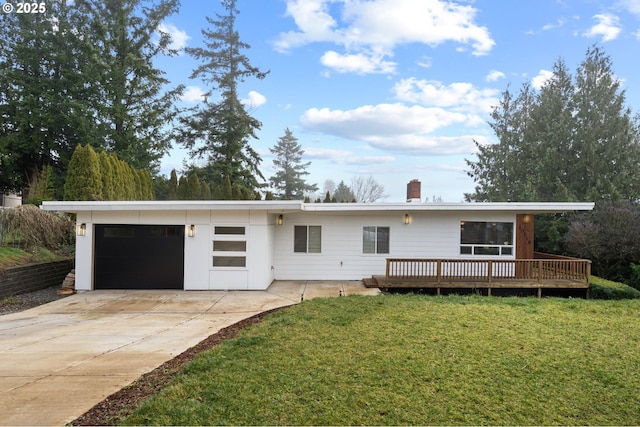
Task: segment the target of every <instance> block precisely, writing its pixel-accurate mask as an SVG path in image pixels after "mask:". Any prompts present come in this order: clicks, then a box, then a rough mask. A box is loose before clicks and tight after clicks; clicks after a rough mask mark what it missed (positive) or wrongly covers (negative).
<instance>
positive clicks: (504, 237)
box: [460, 221, 513, 255]
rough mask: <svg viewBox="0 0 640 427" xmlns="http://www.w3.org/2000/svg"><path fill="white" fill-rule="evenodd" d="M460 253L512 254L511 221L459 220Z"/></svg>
mask: <svg viewBox="0 0 640 427" xmlns="http://www.w3.org/2000/svg"><path fill="white" fill-rule="evenodd" d="M460 254H461V255H513V223H512V222H475V221H460Z"/></svg>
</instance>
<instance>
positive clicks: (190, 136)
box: [180, 0, 267, 197]
mask: <svg viewBox="0 0 640 427" xmlns="http://www.w3.org/2000/svg"><path fill="white" fill-rule="evenodd" d="M221 3H222V6H223V7H224V9H225V11H226V13H225V14H224V15H221V14H216V18H215V19H212V18H210V17H207V22H208V23H209V24H210V25H211V26H212V28H210V29H206V30H202V34H203V36H204V43H205V47H197V48H187V49H186V52H187V53H188V54H190V55H191V56H193V57H194V58H195V59H196V60H197V61H198V62H199V63H200V65H199V66H198V67H197V68H196V69H195V70H194V71H193V73H192V74H191V78H194V79H195V78H199V79H201V80H202V81H203V82H204V83H205V84H208V85H210V88H209V90H208V91H207V93H206V95H205V96H206V98H207V100H205V101H204V102H203V103H202V104H201V105H200V106H198V107H196V108H195V109H194V110H192V111H190V112H189V114H188V115H185V116H183V117H182V118H181V122H182V128H181V135H180V139H181V140H182V141H185V146H186V148H188V149H189V151H190V153H191V154H192V155H193V156H195V157H198V158H205V159H206V161H207V166H206V167H204V168H199V169H198V171H197V172H198V174H199V175H201V176H205V177H206V180H207V181H209V182H211V183H212V184H215V185H216V186H220V185H223V186H226V182H225V180H226V179H227V178H228V179H229V180H230V182H231V185H232V186H233V185H239V186H240V187H242V188H244V189H246V190H248V191H249V192H251V194H253V193H254V191H255V190H257V189H258V188H261V187H262V186H263V183H262V182H261V181H264V176H263V175H262V173H261V172H260V170H259V165H260V162H261V161H262V159H261V157H260V155H259V154H258V153H257V152H256V151H255V150H254V149H253V148H252V147H251V146H250V145H249V140H250V139H251V138H256V137H257V136H256V131H258V130H259V129H260V127H261V126H262V124H261V123H260V122H259V121H258V120H256V119H255V118H254V117H252V116H251V115H250V114H249V113H248V112H247V110H246V109H245V106H244V105H243V104H242V103H241V102H240V99H239V95H238V85H239V84H240V83H242V82H244V81H245V80H246V79H247V78H249V77H255V78H258V79H263V78H264V77H265V76H266V74H267V73H265V72H262V71H260V70H259V69H258V68H257V67H255V66H253V65H251V63H250V62H249V59H248V58H247V57H246V56H245V55H244V54H243V53H242V51H243V50H245V49H248V48H249V45H248V44H246V43H244V42H243V41H241V40H240V36H239V34H238V31H237V29H236V18H237V15H238V13H239V12H238V10H237V8H236V0H221ZM218 97H219V100H217V99H218ZM223 193H226V190H223ZM230 197H232V196H230Z"/></svg>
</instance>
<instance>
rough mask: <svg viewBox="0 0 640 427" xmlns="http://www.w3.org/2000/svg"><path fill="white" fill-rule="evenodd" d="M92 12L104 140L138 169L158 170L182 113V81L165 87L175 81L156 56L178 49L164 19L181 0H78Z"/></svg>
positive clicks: (95, 93)
mask: <svg viewBox="0 0 640 427" xmlns="http://www.w3.org/2000/svg"><path fill="white" fill-rule="evenodd" d="M75 3H76V5H75V6H76V7H77V8H78V10H80V11H82V12H83V13H85V14H86V15H87V16H89V17H90V23H89V30H90V31H89V32H88V33H87V36H88V37H89V39H90V41H91V44H92V45H93V46H94V49H93V52H92V53H93V55H92V58H96V59H97V60H93V61H92V62H91V63H90V64H89V67H90V68H91V73H92V74H93V75H99V76H100V78H99V79H98V80H97V81H96V82H93V84H92V87H94V88H95V90H94V91H93V96H94V98H93V99H92V102H93V103H94V106H95V108H96V110H97V117H98V120H97V125H99V126H98V128H99V132H100V134H99V137H100V140H102V141H104V148H105V149H107V150H108V151H109V152H114V153H118V156H119V157H120V159H122V160H124V161H126V162H127V163H128V164H130V165H131V166H133V167H134V168H136V169H148V170H151V171H156V170H157V168H158V166H159V162H160V159H161V158H162V156H163V155H164V154H165V153H166V152H167V151H168V149H169V146H170V134H169V132H168V131H167V130H166V128H167V126H166V125H167V124H168V123H170V122H171V121H172V120H173V118H174V116H175V115H176V111H175V108H174V106H173V102H174V100H175V99H176V98H177V96H178V95H179V94H180V92H181V91H182V89H183V88H182V87H178V88H176V89H173V90H169V91H165V87H166V86H167V85H168V83H169V81H168V80H167V79H166V77H164V74H165V72H163V71H161V70H160V69H158V68H156V67H155V66H154V64H153V61H154V60H155V59H156V58H158V57H160V56H162V55H166V56H172V55H175V54H177V52H175V51H173V50H171V49H170V44H171V42H172V40H171V36H170V35H169V34H168V33H162V32H161V33H160V37H159V38H158V36H157V35H158V28H159V26H160V24H161V23H162V22H163V21H165V20H166V19H167V18H168V17H169V16H171V15H173V14H175V13H176V12H177V11H178V5H179V2H178V0H159V1H155V2H150V1H145V0H115V1H107V2H104V1H101V0H77V1H76V2H75Z"/></svg>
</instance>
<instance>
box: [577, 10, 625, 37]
mask: <svg viewBox="0 0 640 427" xmlns="http://www.w3.org/2000/svg"><path fill="white" fill-rule="evenodd" d="M593 18H594V19H596V20H597V21H598V23H597V24H596V25H594V26H593V27H591V28H590V29H589V31H586V32H584V33H583V35H584V36H586V37H602V42H608V41H611V40H615V39H616V38H618V35H620V32H621V31H622V27H621V26H620V18H618V17H617V16H616V15H611V14H608V13H603V14H598V15H594V16H593Z"/></svg>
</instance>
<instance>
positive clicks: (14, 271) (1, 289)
mask: <svg viewBox="0 0 640 427" xmlns="http://www.w3.org/2000/svg"><path fill="white" fill-rule="evenodd" d="M72 269H73V259H66V260H62V261H48V262H40V263H37V264H29V265H23V266H19V267H11V268H8V269H6V270H4V271H0V298H4V297H6V296H10V295H16V294H22V293H25V292H33V291H38V290H40V289H44V288H48V287H50V286H60V285H61V284H62V281H63V280H64V278H65V277H66V275H67V274H68V273H69V272H70V271H71V270H72Z"/></svg>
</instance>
